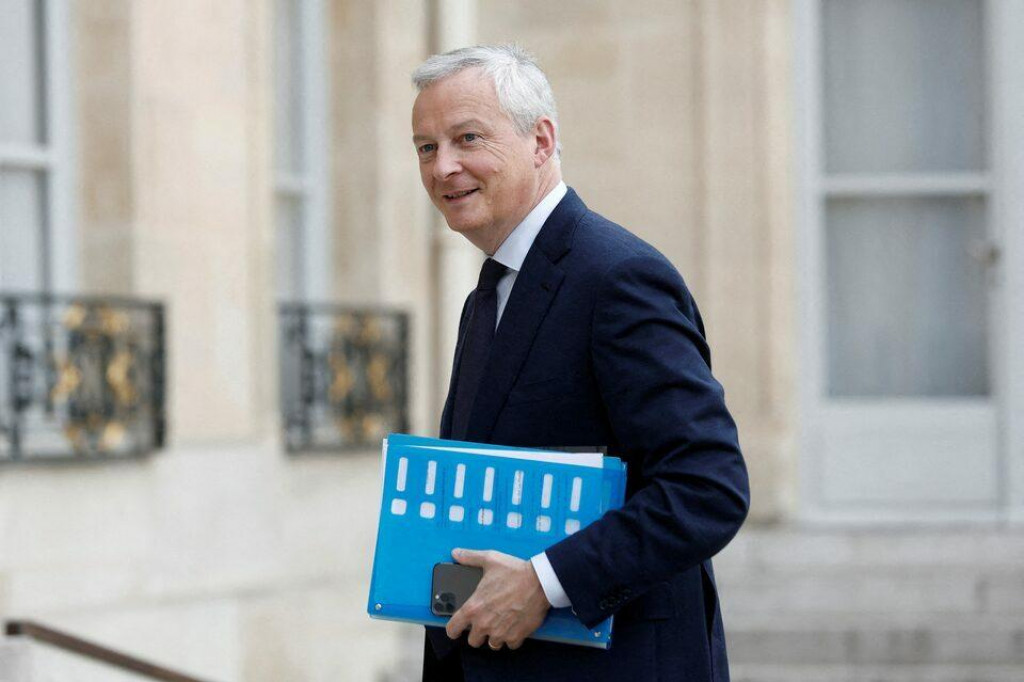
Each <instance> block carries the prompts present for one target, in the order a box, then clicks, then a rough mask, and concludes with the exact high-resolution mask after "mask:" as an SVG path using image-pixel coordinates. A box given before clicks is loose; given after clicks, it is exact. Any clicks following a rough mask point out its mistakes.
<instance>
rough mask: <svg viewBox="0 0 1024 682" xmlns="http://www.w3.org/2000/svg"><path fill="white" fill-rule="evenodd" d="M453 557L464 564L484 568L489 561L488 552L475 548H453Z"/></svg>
mask: <svg viewBox="0 0 1024 682" xmlns="http://www.w3.org/2000/svg"><path fill="white" fill-rule="evenodd" d="M452 558H453V559H455V561H457V562H458V563H460V564H462V565H463V566H479V567H481V568H483V566H484V564H485V563H487V558H488V552H480V551H477V550H475V549H453V550H452Z"/></svg>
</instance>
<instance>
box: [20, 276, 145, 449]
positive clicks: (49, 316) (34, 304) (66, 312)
mask: <svg viewBox="0 0 1024 682" xmlns="http://www.w3.org/2000/svg"><path fill="white" fill-rule="evenodd" d="M164 359H165V358H164V313H163V306H162V305H160V304H157V303H146V302H140V301H135V300H123V299H121V300H119V299H112V298H87V297H59V296H50V295H44V294H19V295H9V294H0V463H10V462H20V461H82V460H99V459H123V458H126V457H138V456H142V455H145V454H147V453H149V452H152V451H153V450H155V449H157V448H159V447H161V446H162V445H163V442H164V430H165V415H164Z"/></svg>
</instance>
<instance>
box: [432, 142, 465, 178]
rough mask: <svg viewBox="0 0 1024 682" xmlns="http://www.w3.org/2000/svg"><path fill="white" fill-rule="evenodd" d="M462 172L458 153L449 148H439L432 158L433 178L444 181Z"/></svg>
mask: <svg viewBox="0 0 1024 682" xmlns="http://www.w3.org/2000/svg"><path fill="white" fill-rule="evenodd" d="M460 170H462V163H461V161H460V160H459V155H458V152H456V151H455V150H454V149H451V148H450V147H446V146H441V147H440V148H438V150H437V155H436V156H435V157H434V177H435V178H437V179H438V180H444V179H445V178H448V177H450V176H452V175H454V174H455V173H458V172H459V171H460Z"/></svg>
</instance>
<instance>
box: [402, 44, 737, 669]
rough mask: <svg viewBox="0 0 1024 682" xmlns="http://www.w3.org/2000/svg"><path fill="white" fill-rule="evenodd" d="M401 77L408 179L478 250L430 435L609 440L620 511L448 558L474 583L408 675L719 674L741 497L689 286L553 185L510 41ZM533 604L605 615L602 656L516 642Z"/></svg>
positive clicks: (543, 120) (545, 97)
mask: <svg viewBox="0 0 1024 682" xmlns="http://www.w3.org/2000/svg"><path fill="white" fill-rule="evenodd" d="M413 82H414V83H415V85H416V87H417V88H418V90H419V95H418V97H417V98H416V102H415V105H414V106H413V114H412V127H413V141H414V144H415V146H416V152H417V154H418V156H419V163H420V175H421V179H422V181H423V186H424V187H425V188H426V190H427V193H428V194H429V195H430V199H431V201H433V203H434V205H435V206H437V208H438V209H439V210H440V211H441V213H442V214H443V215H444V217H445V219H446V220H447V222H448V225H449V226H450V227H451V229H452V230H454V231H456V232H458V233H460V234H462V235H463V236H465V237H466V238H467V239H468V240H469V241H470V242H471V243H472V244H473V245H475V246H476V247H477V248H479V249H480V250H481V251H482V252H483V253H484V254H486V255H487V256H488V258H487V259H486V261H485V262H484V266H483V268H482V270H481V275H480V280H479V283H478V286H477V288H476V289H475V290H474V291H473V292H472V293H471V294H470V296H469V298H468V299H467V301H466V305H465V307H464V309H463V314H462V320H461V323H460V328H459V343H458V348H457V350H456V356H455V364H454V367H453V372H452V381H451V386H450V388H449V394H448V400H447V403H446V405H445V410H444V414H443V416H442V419H441V435H442V437H446V438H455V439H459V440H469V441H477V442H491V443H496V444H503V445H514V446H606V447H608V449H609V451H610V452H612V453H613V454H616V455H618V456H620V457H622V458H623V459H624V461H626V463H627V465H628V471H629V479H628V484H627V500H626V503H625V505H624V506H623V507H622V509H619V510H615V511H612V512H609V513H608V514H606V515H605V516H604V517H603V518H601V519H600V520H599V521H597V522H595V523H594V524H592V525H590V526H588V527H587V528H584V529H583V530H581V531H579V532H576V533H574V534H572V535H569V536H568V537H565V538H564V539H562V540H560V541H558V542H554V543H553V544H552V545H551V546H550V547H549V548H548V549H547V550H546V551H545V552H542V553H541V554H538V555H537V556H534V557H531V558H529V559H521V558H517V557H512V556H509V555H506V554H501V553H499V552H495V551H491V550H487V549H486V548H477V549H475V550H465V549H456V550H455V551H453V553H452V554H453V558H454V559H455V560H456V561H458V562H459V563H462V564H468V565H473V566H479V567H481V568H482V569H483V578H482V579H481V581H480V584H479V586H478V587H477V589H476V591H475V592H474V593H473V595H472V596H471V597H470V599H469V600H468V601H467V602H466V603H465V605H464V606H463V607H462V608H461V609H460V610H459V611H457V612H456V613H455V614H454V615H453V616H452V617H451V619H450V621H449V623H448V625H447V628H445V629H441V628H428V632H427V645H426V647H425V652H424V680H459V679H465V680H470V681H475V680H517V681H518V680H559V681H561V680H567V679H579V680H623V679H626V678H627V676H630V677H635V678H637V679H662V680H694V681H696V680H700V681H701V682H706V681H711V680H714V681H716V682H717V681H721V680H727V679H728V665H727V662H726V656H725V642H724V637H723V634H722V622H721V614H720V611H719V608H718V598H717V593H716V589H715V584H714V574H713V572H712V567H711V557H712V556H713V555H714V554H715V553H717V552H718V551H719V550H720V549H721V548H722V547H724V546H725V545H726V543H728V542H729V540H730V539H731V538H732V537H733V536H734V535H735V533H736V532H737V530H738V529H739V527H740V525H741V523H742V522H743V519H744V518H745V516H746V512H747V508H748V505H749V490H748V484H747V476H746V469H745V467H744V464H743V459H742V456H741V454H740V450H739V445H738V440H737V435H736V428H735V424H734V422H733V420H732V418H731V417H730V415H729V412H728V411H727V409H726V407H725V403H724V398H723V393H722V389H721V386H720V385H719V384H718V382H717V381H716V380H715V379H714V378H713V376H712V374H711V367H710V355H709V351H708V347H707V343H706V342H705V339H704V330H703V323H702V321H701V318H700V314H699V312H698V311H697V307H696V304H695V303H694V301H693V298H692V297H691V296H690V293H689V291H688V290H687V289H686V286H685V285H684V283H683V280H682V278H681V277H680V276H679V274H678V272H677V271H676V270H675V268H673V267H672V265H671V264H670V263H669V262H668V261H667V260H666V259H665V258H664V257H663V256H662V255H661V254H660V253H658V252H657V251H656V250H655V249H654V248H652V247H651V246H649V245H648V244H646V243H644V242H643V241H642V240H640V239H639V238H637V237H636V236H634V235H632V234H631V233H629V232H628V231H626V230H625V229H623V228H621V227H619V226H618V225H615V224H613V223H611V222H609V221H608V220H606V219H604V218H602V217H601V216H599V215H597V214H596V213H593V212H592V211H590V210H588V209H587V207H586V206H585V205H584V204H583V202H582V201H581V200H580V198H579V197H578V196H577V195H576V193H575V192H573V191H572V190H570V189H568V188H567V187H566V186H565V184H564V183H563V182H562V176H561V167H560V160H559V157H560V149H559V144H558V123H557V113H556V108H555V100H554V96H553V95H552V92H551V88H550V85H549V84H548V80H547V78H546V77H545V76H544V73H543V72H542V71H541V70H540V68H539V67H538V66H537V64H536V63H535V61H534V60H533V59H532V58H531V57H530V56H529V55H527V54H526V53H525V52H524V51H523V50H522V49H520V48H518V47H516V46H513V45H505V46H482V47H473V48H465V49H462V50H456V51H453V52H450V53H447V54H444V55H436V56H434V57H431V58H430V59H428V60H427V61H426V62H424V63H423V64H422V65H421V66H420V67H419V68H418V69H417V70H416V72H415V73H414V74H413ZM550 608H572V609H573V613H575V614H576V616H577V617H578V618H579V619H580V621H581V622H583V623H584V624H586V625H587V626H588V627H592V626H594V625H596V624H597V623H599V622H601V621H603V620H604V619H606V618H607V617H608V616H610V615H613V614H614V615H615V629H614V636H613V643H612V646H611V648H610V649H609V650H607V651H603V650H596V649H588V648H584V647H578V646H571V645H565V644H552V643H548V642H540V641H536V640H532V639H527V638H528V637H529V635H530V634H531V633H532V632H533V631H534V630H536V629H537V628H538V627H539V626H540V624H541V623H542V622H543V620H544V617H545V616H546V614H547V612H548V610H549V609H550ZM485 645H486V646H485Z"/></svg>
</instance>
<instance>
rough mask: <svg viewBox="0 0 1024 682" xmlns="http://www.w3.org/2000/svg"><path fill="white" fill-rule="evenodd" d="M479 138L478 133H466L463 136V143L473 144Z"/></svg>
mask: <svg viewBox="0 0 1024 682" xmlns="http://www.w3.org/2000/svg"><path fill="white" fill-rule="evenodd" d="M478 137H479V135H477V134H476V133H466V134H465V135H463V136H462V141H463V142H473V141H474V140H476V139H477V138H478Z"/></svg>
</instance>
